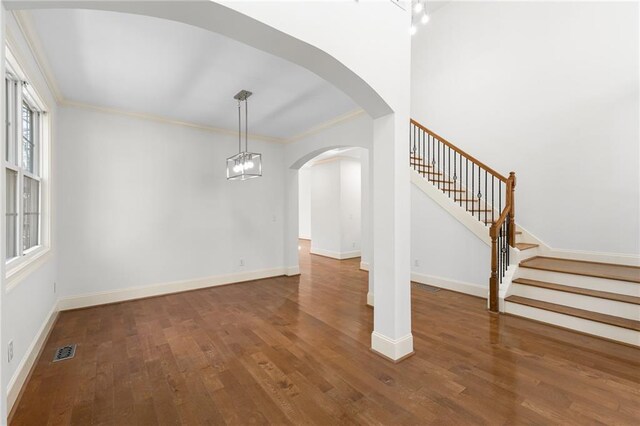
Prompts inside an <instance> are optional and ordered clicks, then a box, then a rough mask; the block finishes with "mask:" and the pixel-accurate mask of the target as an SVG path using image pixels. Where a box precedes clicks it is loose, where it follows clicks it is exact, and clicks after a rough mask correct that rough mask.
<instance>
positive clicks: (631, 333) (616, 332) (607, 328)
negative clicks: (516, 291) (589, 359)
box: [505, 302, 640, 346]
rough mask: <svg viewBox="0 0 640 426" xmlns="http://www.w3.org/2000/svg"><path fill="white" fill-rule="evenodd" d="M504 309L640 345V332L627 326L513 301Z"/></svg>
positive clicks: (549, 322)
mask: <svg viewBox="0 0 640 426" xmlns="http://www.w3.org/2000/svg"><path fill="white" fill-rule="evenodd" d="M505 311H506V312H507V313H509V314H513V315H517V316H520V317H524V318H530V319H533V320H536V321H541V322H545V323H548V324H553V325H557V326H558V327H563V328H567V329H571V330H576V331H581V332H583V333H587V334H593V335H595V336H600V337H604V338H606V339H611V340H615V341H617V342H623V343H627V344H630V345H635V346H640V332H638V331H635V330H629V329H627V328H622V327H616V326H614V325H609V324H603V323H601V322H597V321H591V320H588V319H584V318H578V317H574V316H571V315H565V314H560V313H557V312H551V311H547V310H544V309H539V308H534V307H532V306H524V305H520V304H518V303H513V302H506V303H505Z"/></svg>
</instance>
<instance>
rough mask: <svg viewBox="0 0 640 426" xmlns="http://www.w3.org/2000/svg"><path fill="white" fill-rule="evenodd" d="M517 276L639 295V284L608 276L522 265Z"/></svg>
mask: <svg viewBox="0 0 640 426" xmlns="http://www.w3.org/2000/svg"><path fill="white" fill-rule="evenodd" d="M518 278H528V279H531V280H537V281H544V282H547V283H555V284H562V285H568V286H572V287H582V288H588V289H590V290H600V291H608V292H609V293H618V294H626V295H627V296H640V284H637V283H632V282H629V281H619V280H610V279H608V278H598V277H589V276H586V275H576V274H567V273H564V272H553V271H545V270H542V269H532V268H523V267H520V268H518Z"/></svg>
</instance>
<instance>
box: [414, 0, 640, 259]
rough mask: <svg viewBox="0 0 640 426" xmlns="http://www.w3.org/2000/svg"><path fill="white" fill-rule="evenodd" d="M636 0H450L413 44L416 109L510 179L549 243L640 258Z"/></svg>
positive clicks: (520, 216) (519, 213)
mask: <svg viewBox="0 0 640 426" xmlns="http://www.w3.org/2000/svg"><path fill="white" fill-rule="evenodd" d="M638 7H639V6H638V3H637V2H450V3H449V4H447V5H446V6H444V7H442V8H441V9H439V10H438V11H437V12H435V13H434V14H433V16H432V19H431V21H430V22H429V24H428V25H427V26H426V27H423V28H421V29H420V31H419V32H418V34H417V35H416V37H414V40H413V46H412V48H413V55H412V104H411V112H412V116H413V117H414V118H415V119H417V120H418V121H420V122H422V123H423V124H424V125H426V126H427V127H429V128H430V129H432V130H433V131H435V132H436V133H438V134H441V135H442V136H443V137H445V138H447V139H449V140H450V141H452V142H453V143H454V144H456V145H458V146H459V147H460V148H462V149H464V150H466V151H467V152H469V153H471V154H472V155H474V156H476V157H477V158H479V159H480V160H481V161H483V162H486V163H487V164H489V165H490V166H492V167H493V168H495V169H496V170H498V171H500V172H502V173H503V174H506V173H508V172H509V171H511V170H514V171H515V172H516V173H517V179H518V181H517V188H516V221H517V222H518V223H519V224H521V225H522V226H523V227H524V228H525V229H527V230H528V231H529V232H531V233H532V234H534V235H536V236H537V237H538V238H540V239H541V240H542V241H544V242H545V243H546V244H548V245H549V246H551V247H553V248H561V249H572V250H584V251H593V252H610V253H626V254H636V255H638V254H639V253H640V237H639V236H640V185H639V182H640V175H639V173H640V167H639V166H640V143H639V140H640V135H639V120H640V107H639V95H638V89H639V84H638V80H639V78H638V76H639V69H638V55H639V47H640V46H639V45H638V39H639V37H638Z"/></svg>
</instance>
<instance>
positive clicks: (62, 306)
mask: <svg viewBox="0 0 640 426" xmlns="http://www.w3.org/2000/svg"><path fill="white" fill-rule="evenodd" d="M287 269H288V268H273V269H262V270H258V271H249V272H239V273H234V274H227V275H215V276H211V277H206V278H199V279H194V280H184V281H173V282H168V283H162V284H153V285H148V286H140V287H130V288H124V289H119V290H114V291H105V292H98V293H90V294H83V295H80V296H71V297H65V298H62V299H60V300H59V301H58V309H59V310H61V311H66V310H69V309H78V308H86V307H89V306H96V305H104V304H107V303H115V302H124V301H127V300H135V299H141V298H145V297H152V296H161V295H164V294H171V293H178V292H182V291H187V290H197V289H201V288H208V287H216V286H220V285H225V284H233V283H241V282H244V281H252V280H259V279H264V278H271V277H277V276H282V275H286V272H287Z"/></svg>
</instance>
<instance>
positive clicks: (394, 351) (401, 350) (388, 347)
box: [371, 331, 413, 361]
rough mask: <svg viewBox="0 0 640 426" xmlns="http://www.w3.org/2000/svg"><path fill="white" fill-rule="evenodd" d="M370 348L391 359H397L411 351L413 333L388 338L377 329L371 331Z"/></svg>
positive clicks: (409, 353)
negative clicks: (396, 337) (397, 337)
mask: <svg viewBox="0 0 640 426" xmlns="http://www.w3.org/2000/svg"><path fill="white" fill-rule="evenodd" d="M371 349H372V350H373V351H374V352H377V353H379V354H380V355H382V356H384V357H385V358H388V359H390V360H392V361H398V360H400V359H402V358H404V357H406V356H407V355H411V354H412V353H413V335H411V334H407V335H406V336H404V337H401V338H399V339H396V340H394V339H390V338H388V337H387V336H384V335H382V334H380V333H378V332H377V331H374V332H373V333H371Z"/></svg>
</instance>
